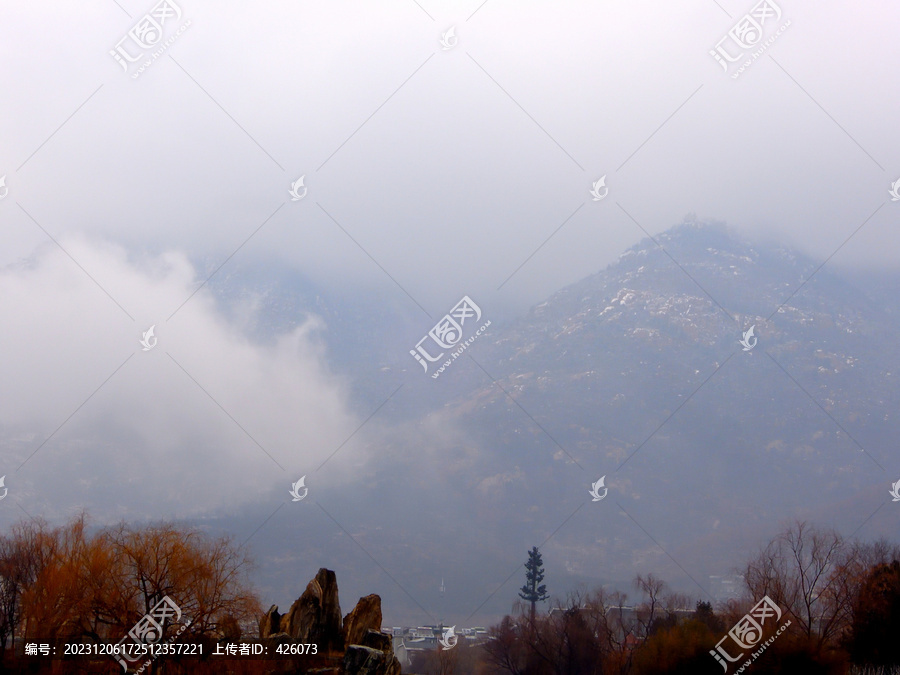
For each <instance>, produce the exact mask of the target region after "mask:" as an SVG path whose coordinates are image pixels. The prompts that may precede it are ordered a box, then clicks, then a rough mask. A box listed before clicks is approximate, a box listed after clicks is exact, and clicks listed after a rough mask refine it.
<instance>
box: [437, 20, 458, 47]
mask: <svg viewBox="0 0 900 675" xmlns="http://www.w3.org/2000/svg"><path fill="white" fill-rule="evenodd" d="M457 42H459V38H458V37H456V26H450V28H448V29H447V32H446V33H442V34H441V49H442V50H443V51H447V50H448V49H453V48H454V47H455V46H456V43H457Z"/></svg>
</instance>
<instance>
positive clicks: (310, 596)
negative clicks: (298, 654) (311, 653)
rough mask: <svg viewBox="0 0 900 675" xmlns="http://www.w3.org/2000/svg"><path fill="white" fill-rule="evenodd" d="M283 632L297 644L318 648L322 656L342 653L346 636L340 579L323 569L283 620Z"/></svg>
mask: <svg viewBox="0 0 900 675" xmlns="http://www.w3.org/2000/svg"><path fill="white" fill-rule="evenodd" d="M281 630H282V632H284V633H287V634H288V635H290V636H291V637H292V638H294V639H296V640H297V641H298V642H304V643H313V644H316V645H318V648H319V652H320V653H328V652H333V651H341V650H343V648H344V634H343V630H342V626H341V605H340V601H339V600H338V587H337V578H336V577H335V574H334V572H333V571H331V570H328V569H325V568H324V567H323V568H321V569H320V570H319V571H318V573H317V574H316V577H315V579H313V580H312V581H310V582H309V584H308V585H307V586H306V590H305V591H303V595H301V596H300V597H299V598H298V599H297V600H296V601H295V602H294V604H293V605H291V609H290V611H289V612H288V613H287V614H285V615H284V616H283V617H281Z"/></svg>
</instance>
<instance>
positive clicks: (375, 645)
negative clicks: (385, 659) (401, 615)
mask: <svg viewBox="0 0 900 675" xmlns="http://www.w3.org/2000/svg"><path fill="white" fill-rule="evenodd" d="M357 644H361V645H362V646H363V647H371V648H372V649H380V650H381V651H383V652H385V653H387V654H393V653H394V642H393V640H391V636H390V635H385V634H384V633H382V632H381V631H377V630H369V631H366V634H365V635H364V636H363V639H362V640H361V641H360V642H358V643H357Z"/></svg>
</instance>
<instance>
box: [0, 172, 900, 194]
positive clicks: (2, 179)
mask: <svg viewBox="0 0 900 675" xmlns="http://www.w3.org/2000/svg"><path fill="white" fill-rule="evenodd" d="M897 182H898V183H900V181H897ZM8 194H9V188H8V187H6V174H4V175H3V176H0V199H6V195H8Z"/></svg>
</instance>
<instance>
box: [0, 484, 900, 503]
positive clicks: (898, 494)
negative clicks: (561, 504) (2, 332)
mask: <svg viewBox="0 0 900 675" xmlns="http://www.w3.org/2000/svg"><path fill="white" fill-rule="evenodd" d="M0 485H3V479H0ZM891 497H893V499H892V500H891V501H892V502H900V480H898V481H897V482H896V483H894V484H893V485H891Z"/></svg>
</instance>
